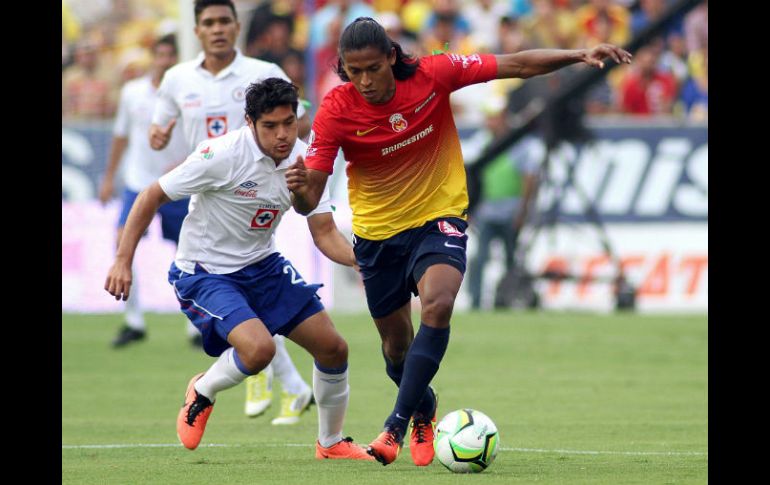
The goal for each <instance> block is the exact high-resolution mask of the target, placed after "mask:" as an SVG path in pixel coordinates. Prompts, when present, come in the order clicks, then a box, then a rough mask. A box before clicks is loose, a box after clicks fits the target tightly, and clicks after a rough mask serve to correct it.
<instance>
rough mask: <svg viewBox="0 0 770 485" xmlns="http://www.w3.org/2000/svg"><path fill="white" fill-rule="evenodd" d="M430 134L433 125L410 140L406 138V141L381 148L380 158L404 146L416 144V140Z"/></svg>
mask: <svg viewBox="0 0 770 485" xmlns="http://www.w3.org/2000/svg"><path fill="white" fill-rule="evenodd" d="M432 132H433V125H430V126H429V127H427V128H425V129H424V130H422V131H421V132H419V133H417V134H416V135H413V136H412V137H410V138H407V139H406V140H404V141H402V142H399V143H396V144H395V145H391V146H389V147H388V148H383V149H382V156H383V157H384V156H385V155H388V154H390V153H393V152H395V151H396V150H400V149H402V148H404V147H405V146H407V145H409V144H411V143H414V142H416V141H418V140H422V139H423V138H425V137H426V136H427V135H428V134H429V133H432Z"/></svg>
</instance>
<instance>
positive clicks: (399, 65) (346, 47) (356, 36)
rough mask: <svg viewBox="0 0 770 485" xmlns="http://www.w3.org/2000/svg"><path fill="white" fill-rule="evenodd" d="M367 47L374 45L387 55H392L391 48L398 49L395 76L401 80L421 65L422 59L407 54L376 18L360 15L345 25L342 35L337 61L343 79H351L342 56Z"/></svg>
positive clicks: (338, 70) (338, 72)
mask: <svg viewBox="0 0 770 485" xmlns="http://www.w3.org/2000/svg"><path fill="white" fill-rule="evenodd" d="M367 47H374V48H375V49H377V50H379V51H380V52H382V53H383V54H385V55H390V50H391V49H395V50H396V63H395V64H393V66H392V67H391V69H393V76H395V78H396V79H398V80H399V81H403V80H405V79H409V78H410V77H412V76H413V75H414V73H415V72H417V67H418V66H419V65H420V60H419V59H417V58H415V57H413V56H411V55H409V54H406V53H405V52H404V50H403V49H402V48H401V46H400V45H399V44H398V42H395V41H394V40H392V39H391V38H390V37H388V34H386V33H385V29H384V28H382V25H380V24H378V23H377V21H376V20H374V19H373V18H371V17H358V18H357V19H355V20H354V21H353V22H352V23H351V24H350V25H348V26H347V27H345V30H344V31H343V32H342V35H341V36H340V43H339V47H338V48H337V53H338V55H339V60H338V61H337V75H338V76H339V77H340V79H342V80H343V81H346V82H347V81H350V78H348V75H347V74H345V69H343V68H342V56H343V54H344V53H345V52H348V51H357V50H361V49H365V48H367Z"/></svg>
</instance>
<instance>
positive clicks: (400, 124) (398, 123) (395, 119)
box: [388, 113, 408, 132]
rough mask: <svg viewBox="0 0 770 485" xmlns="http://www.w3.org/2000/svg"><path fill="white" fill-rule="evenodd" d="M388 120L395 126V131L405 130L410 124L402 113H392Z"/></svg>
mask: <svg viewBox="0 0 770 485" xmlns="http://www.w3.org/2000/svg"><path fill="white" fill-rule="evenodd" d="M388 121H390V126H391V127H392V128H393V131H395V132H399V131H404V130H406V127H407V126H408V124H407V122H406V120H405V119H404V117H403V116H402V115H401V113H396V114H393V115H390V118H389V119H388Z"/></svg>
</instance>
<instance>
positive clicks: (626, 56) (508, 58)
mask: <svg viewBox="0 0 770 485" xmlns="http://www.w3.org/2000/svg"><path fill="white" fill-rule="evenodd" d="M495 58H496V59H497V79H506V78H513V77H518V78H522V79H526V78H529V77H532V76H539V75H541V74H548V73H549V72H553V71H556V70H558V69H561V68H562V67H565V66H569V65H571V64H577V63H580V62H584V63H586V64H588V65H589V66H593V67H598V68H599V69H601V68H603V67H604V61H605V60H606V59H612V60H613V61H615V62H617V63H618V64H621V63H625V64H631V54H630V53H629V52H626V51H625V50H623V49H621V48H620V47H617V46H614V45H612V44H599V45H597V46H596V47H594V48H592V49H531V50H526V51H521V52H517V53H515V54H502V55H498V56H495Z"/></svg>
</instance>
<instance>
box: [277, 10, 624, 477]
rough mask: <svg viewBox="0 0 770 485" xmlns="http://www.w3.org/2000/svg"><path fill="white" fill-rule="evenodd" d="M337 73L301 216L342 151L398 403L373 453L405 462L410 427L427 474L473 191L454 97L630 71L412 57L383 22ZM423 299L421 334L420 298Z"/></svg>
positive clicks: (542, 61)
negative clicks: (495, 84)
mask: <svg viewBox="0 0 770 485" xmlns="http://www.w3.org/2000/svg"><path fill="white" fill-rule="evenodd" d="M338 51H339V56H340V61H339V65H338V69H337V71H338V74H339V75H340V78H341V79H342V80H343V81H348V82H346V83H345V84H342V85H340V86H338V87H336V88H335V89H333V90H332V91H331V92H329V94H327V96H326V97H325V98H324V100H323V102H322V103H321V106H320V108H319V110H318V113H317V115H316V118H315V121H314V123H313V129H312V132H311V143H310V146H309V147H308V150H307V157H306V160H305V162H304V165H303V164H302V163H298V164H297V165H295V166H294V168H293V169H291V170H289V171H288V172H287V174H286V178H287V183H288V186H289V189H290V190H291V191H292V203H293V205H294V208H295V209H296V210H297V211H298V212H299V213H301V214H307V213H308V212H310V211H311V210H313V208H315V207H316V204H317V203H318V201H319V199H320V197H321V194H322V192H323V189H324V187H325V185H326V180H327V178H328V176H329V174H331V172H332V165H333V162H334V158H335V157H336V155H337V150H338V149H339V148H342V151H343V152H344V153H345V158H346V159H347V160H348V164H347V174H348V179H349V181H348V191H349V199H350V206H351V208H352V209H353V233H354V252H355V255H356V262H357V264H358V265H359V267H360V270H361V274H362V275H363V280H364V289H365V291H366V299H367V304H368V306H369V312H370V313H371V315H372V318H373V319H374V322H375V325H376V326H377V330H378V331H379V333H380V336H381V338H382V352H383V356H384V357H385V369H386V373H387V374H388V376H389V377H390V378H391V379H392V380H393V381H394V382H395V383H396V385H397V386H398V397H397V399H396V404H395V407H394V409H393V412H392V413H391V415H390V416H389V417H388V418H387V420H386V421H385V426H384V430H383V432H382V433H381V434H380V435H379V436H378V437H377V439H375V441H373V442H372V443H371V444H370V445H369V453H370V454H371V455H373V456H374V457H375V458H376V459H377V460H378V461H380V462H381V463H382V464H384V465H387V464H388V463H391V462H393V460H395V459H396V457H397V456H398V453H399V451H400V449H401V444H402V442H403V439H404V435H405V434H406V430H407V427H408V425H409V421H410V419H411V421H412V431H411V436H410V451H411V454H412V459H413V460H414V462H415V464H416V465H418V466H425V465H428V464H430V463H431V461H432V460H433V454H434V453H433V429H434V424H435V418H436V409H437V404H438V403H437V399H436V395H435V393H434V391H433V389H432V388H431V387H430V386H429V384H430V382H431V380H432V379H433V376H434V375H435V374H436V372H437V371H438V367H439V364H440V362H441V359H442V358H443V356H444V352H445V351H446V348H447V344H448V342H449V320H450V317H451V316H452V309H453V307H454V301H455V297H456V296H457V292H458V291H459V289H460V284H461V283H462V279H463V274H464V273H465V262H466V256H465V248H466V239H467V236H466V234H465V230H466V228H467V222H466V219H467V208H468V193H467V189H466V182H465V169H464V167H463V159H462V155H461V152H460V140H459V137H458V134H457V129H456V128H455V124H454V120H453V118H452V113H451V111H450V107H449V94H450V93H451V92H452V91H455V90H457V89H460V88H462V87H464V86H467V85H469V84H474V83H480V82H486V81H490V80H492V79H500V78H514V77H517V78H528V77H532V76H536V75H539V74H546V73H549V72H552V71H555V70H557V69H559V68H561V67H564V66H567V65H570V64H575V63H579V62H584V63H586V64H588V65H591V66H594V67H600V68H601V67H604V63H603V62H602V60H603V59H605V58H611V59H613V60H614V61H615V62H617V63H621V62H624V63H630V62H631V54H629V53H628V52H626V51H624V50H622V49H619V48H618V47H615V46H613V45H609V44H601V45H599V46H596V47H594V48H592V49H578V50H557V49H537V50H529V51H522V52H518V53H515V54H505V55H492V54H474V55H470V56H463V55H456V54H439V55H433V56H427V57H423V58H420V59H414V58H412V57H410V56H408V55H406V54H405V53H404V52H403V51H402V49H401V46H399V45H398V44H397V43H396V42H393V41H392V40H391V39H390V38H389V37H388V36H387V34H386V33H385V31H384V30H383V28H382V26H380V25H379V24H378V23H377V22H376V21H374V20H373V19H371V18H366V17H361V18H358V19H356V20H355V21H354V22H353V23H351V24H350V25H348V27H347V28H346V29H345V31H344V32H343V33H342V36H341V37H340V41H339V49H338ZM412 293H414V294H415V295H419V297H420V300H421V303H422V312H421V315H420V320H421V323H420V328H419V330H418V331H417V334H416V335H415V333H414V329H413V327H412V321H411V315H410V300H411V295H412Z"/></svg>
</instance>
